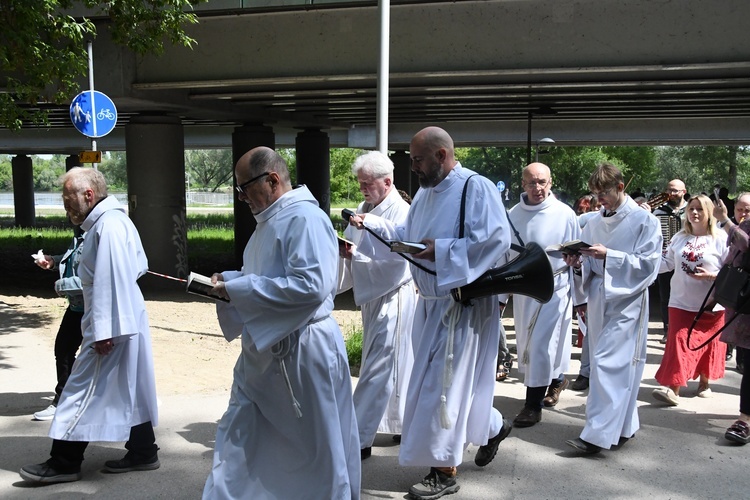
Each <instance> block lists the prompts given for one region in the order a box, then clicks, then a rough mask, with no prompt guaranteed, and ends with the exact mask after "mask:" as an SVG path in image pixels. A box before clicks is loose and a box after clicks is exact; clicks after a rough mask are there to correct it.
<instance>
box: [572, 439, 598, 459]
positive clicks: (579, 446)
mask: <svg viewBox="0 0 750 500" xmlns="http://www.w3.org/2000/svg"><path fill="white" fill-rule="evenodd" d="M565 444H567V445H568V446H572V447H573V448H575V449H576V450H577V451H578V452H580V453H581V454H582V455H594V454H596V453H599V452H600V451H602V448H601V447H600V446H597V445H595V444H592V443H589V442H588V441H584V440H583V439H581V438H575V439H568V440H567V441H565Z"/></svg>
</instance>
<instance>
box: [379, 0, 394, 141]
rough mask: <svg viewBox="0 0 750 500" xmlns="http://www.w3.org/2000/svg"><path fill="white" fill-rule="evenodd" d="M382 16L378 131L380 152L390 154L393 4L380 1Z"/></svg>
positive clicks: (388, 1)
mask: <svg viewBox="0 0 750 500" xmlns="http://www.w3.org/2000/svg"><path fill="white" fill-rule="evenodd" d="M378 11H379V14H380V60H379V62H378V90H377V94H378V97H377V101H378V102H377V108H378V109H377V127H376V128H377V130H378V151H380V152H381V153H383V154H385V155H387V154H388V92H389V89H388V77H389V71H390V69H389V64H390V41H391V2H390V0H378Z"/></svg>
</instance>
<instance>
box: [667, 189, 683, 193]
mask: <svg viewBox="0 0 750 500" xmlns="http://www.w3.org/2000/svg"><path fill="white" fill-rule="evenodd" d="M681 192H682V189H667V193H669V194H680V193H681Z"/></svg>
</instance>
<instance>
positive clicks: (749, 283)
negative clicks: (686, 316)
mask: <svg viewBox="0 0 750 500" xmlns="http://www.w3.org/2000/svg"><path fill="white" fill-rule="evenodd" d="M736 257H737V254H736V253H735V254H734V255H733V256H732V258H731V259H729V260H728V262H729V263H728V264H725V265H724V266H723V267H722V268H721V269H720V270H719V274H717V275H716V280H714V282H713V284H712V285H711V288H709V289H708V293H706V298H705V299H703V304H701V307H700V309H699V310H698V314H697V315H696V316H695V319H694V320H693V324H692V325H690V328H689V329H688V334H687V346H688V349H690V350H691V351H697V350H698V349H702V348H703V347H705V346H706V345H708V344H709V343H710V342H711V341H712V340H713V339H715V338H716V337H717V336H719V335H720V334H721V332H723V331H724V330H725V329H726V328H727V327H728V326H729V325H730V324H731V323H732V322H733V321H734V320H735V319H736V318H737V316H738V315H740V314H750V250H748V251H746V252H745V254H744V255H743V256H742V262H741V263H740V265H739V266H734V265H732V262H734V259H735V258H736ZM711 292H713V298H714V301H715V302H718V303H719V304H721V305H722V306H724V307H725V308H726V309H731V310H732V311H734V315H733V316H732V317H731V318H729V320H725V322H724V325H723V326H722V327H721V328H719V330H718V331H717V332H716V333H714V334H713V335H712V336H711V338H710V339H708V340H706V341H705V342H703V343H702V344H701V345H699V346H697V347H691V346H690V336H691V334H692V333H693V329H694V328H695V325H696V323H698V319H700V317H701V316H702V315H703V313H704V312H705V309H706V303H707V302H708V300H709V298H710V297H711Z"/></svg>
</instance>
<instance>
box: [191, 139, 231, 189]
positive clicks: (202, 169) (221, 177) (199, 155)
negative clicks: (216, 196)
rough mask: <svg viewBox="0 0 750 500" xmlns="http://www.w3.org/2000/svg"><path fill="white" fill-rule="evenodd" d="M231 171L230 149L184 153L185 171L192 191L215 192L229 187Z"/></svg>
mask: <svg viewBox="0 0 750 500" xmlns="http://www.w3.org/2000/svg"><path fill="white" fill-rule="evenodd" d="M233 170H234V165H232V150H231V149H199V150H192V151H185V171H186V174H187V175H189V176H190V177H189V180H190V186H191V188H193V189H196V188H199V189H204V190H208V191H211V192H215V191H216V190H217V189H219V188H221V187H225V186H227V185H231V184H232V175H233Z"/></svg>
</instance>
